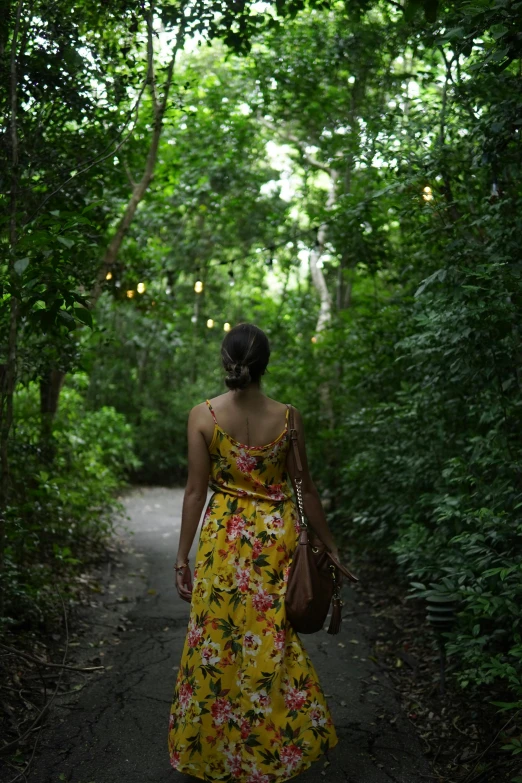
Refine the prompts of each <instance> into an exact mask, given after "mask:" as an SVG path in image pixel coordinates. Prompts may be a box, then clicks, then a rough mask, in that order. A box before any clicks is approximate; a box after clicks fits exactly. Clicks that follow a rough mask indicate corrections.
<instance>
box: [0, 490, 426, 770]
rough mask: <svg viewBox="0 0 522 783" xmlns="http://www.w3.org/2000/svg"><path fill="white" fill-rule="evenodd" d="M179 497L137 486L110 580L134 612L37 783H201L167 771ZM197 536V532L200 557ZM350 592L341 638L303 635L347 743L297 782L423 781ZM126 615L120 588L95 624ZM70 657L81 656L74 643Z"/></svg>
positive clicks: (367, 620)
mask: <svg viewBox="0 0 522 783" xmlns="http://www.w3.org/2000/svg"><path fill="white" fill-rule="evenodd" d="M209 497H210V494H209ZM182 499H183V490H181V489H161V488H146V489H135V490H133V491H132V492H130V493H129V494H128V495H127V496H126V498H125V506H126V508H127V513H128V514H129V516H130V522H127V523H126V524H128V526H129V527H130V528H131V530H132V531H134V536H133V537H132V548H131V552H130V553H129V554H128V555H126V556H125V558H124V567H123V568H120V569H119V571H118V573H117V574H116V575H113V577H112V580H111V581H112V582H113V583H114V584H113V585H111V587H115V588H117V589H116V591H115V592H116V593H117V592H118V590H119V591H122V590H123V592H125V593H126V595H127V596H131V599H132V601H133V603H131V604H130V605H131V607H132V608H131V609H130V611H128V612H126V613H125V615H124V620H125V622H124V623H123V624H122V623H121V621H120V623H119V630H118V635H117V639H116V640H113V643H112V644H109V645H107V646H105V647H104V653H105V654H104V657H103V659H102V660H103V665H104V666H105V667H106V668H105V670H104V671H103V672H102V673H100V674H99V675H97V676H96V677H95V678H94V679H89V680H88V681H87V682H86V685H85V686H84V687H83V689H82V691H81V693H80V695H79V696H78V697H77V698H76V701H73V702H72V703H67V704H57V705H56V707H53V713H52V715H53V716H54V717H53V720H52V727H51V728H48V729H45V730H44V736H43V737H42V740H41V742H40V744H39V748H38V752H37V757H36V758H35V761H34V763H33V769H32V770H31V772H30V774H29V775H28V776H27V780H28V782H29V783H61V781H70V783H163V782H164V783H189V782H192V781H195V778H192V777H187V776H186V775H182V774H180V773H178V772H175V771H174V770H173V769H172V768H171V767H170V763H169V758H168V751H167V729H168V717H169V709H170V702H171V697H172V694H173V690H174V682H175V678H176V673H177V666H178V664H179V660H180V657H181V650H182V645H183V640H184V636H185V632H186V627H187V622H188V615H189V605H188V604H187V603H184V602H183V601H181V599H180V598H178V595H177V593H176V590H175V587H174V580H173V570H172V563H173V560H174V557H175V552H176V546H177V538H178V534H179V527H180V518H181V503H182ZM198 536H199V531H198V533H197V535H196V540H195V542H194V546H193V550H192V553H191V558H192V562H194V560H193V557H194V553H195V549H196V545H197V538H198ZM137 563H139V564H140V566H141V572H142V573H140V574H138V573H136V570H135V569H136V564H137ZM137 577H141V578H137ZM343 598H344V601H345V605H344V608H343V617H344V619H343V629H342V631H341V633H340V634H339V635H338V636H330V635H328V634H327V633H326V631H322V632H320V633H317V634H313V635H311V636H304V637H303V641H304V643H305V646H306V648H307V650H308V651H309V653H310V656H311V658H312V661H313V662H314V665H315V666H316V669H317V671H318V674H319V678H320V681H321V684H322V686H323V689H324V691H325V694H326V696H327V699H328V703H329V705H330V708H331V711H332V714H333V718H334V721H335V724H336V728H337V733H338V735H339V744H338V745H337V746H336V747H335V748H334V749H333V750H332V751H331V752H330V760H331V763H330V765H328V766H325V764H324V762H323V760H320V761H318V762H316V763H315V764H314V765H313V766H312V768H311V769H309V770H307V771H306V772H305V773H303V774H302V775H300V776H299V777H298V778H296V780H299V781H302V783H312V781H318V780H324V781H330V782H331V783H426V781H427V780H429V779H430V777H432V776H431V775H430V768H429V765H428V762H427V761H426V759H425V758H424V757H423V754H422V750H421V748H420V745H419V741H418V739H417V737H416V735H415V733H414V730H413V728H412V727H411V726H410V724H409V722H408V719H407V717H406V716H405V715H404V714H403V713H402V712H401V711H400V707H399V701H398V696H397V695H396V694H395V691H394V689H393V686H392V684H391V682H390V681H389V679H388V678H387V676H386V674H385V673H383V672H382V671H381V670H380V669H379V668H378V667H377V666H376V665H375V663H374V662H373V661H372V660H371V659H370V656H371V655H372V643H373V641H374V640H375V639H377V638H378V634H379V627H378V625H377V623H376V621H375V619H374V618H373V617H372V616H371V613H370V607H369V605H368V604H367V602H366V600H365V598H364V588H361V587H360V586H359V585H357V586H356V587H352V586H350V585H345V586H344V587H343ZM112 612H115V613H116V614H115V615H112V614H111V613H112ZM118 613H119V615H120V616H121V615H122V604H121V603H117V601H116V598H115V594H114V593H112V594H111V595H110V596H109V595H107V596H106V595H103V596H102V597H101V599H100V602H99V605H98V608H97V609H96V610H94V609H92V610H91V615H92V617H91V621H92V622H93V625H97V624H99V623H100V622H106V623H107V625H108V626H110V627H113V626H115V625H116V624H117V622H115V620H114V619H113V621H112V623H111V617H117V614H118ZM94 615H96V616H94ZM107 618H108V619H107ZM69 657H70V658H71V659H75V656H74V648H72V649H71V656H69ZM91 660H92V658H91ZM91 677H92V675H91ZM6 780H7V778H6Z"/></svg>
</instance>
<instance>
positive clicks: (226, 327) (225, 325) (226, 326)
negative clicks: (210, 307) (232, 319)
mask: <svg viewBox="0 0 522 783" xmlns="http://www.w3.org/2000/svg"><path fill="white" fill-rule="evenodd" d="M223 329H224V331H225V332H230V324H229V323H228V321H225V323H224V324H223Z"/></svg>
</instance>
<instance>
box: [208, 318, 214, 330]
mask: <svg viewBox="0 0 522 783" xmlns="http://www.w3.org/2000/svg"><path fill="white" fill-rule="evenodd" d="M207 326H208V328H209V329H212V327H213V326H214V319H213V318H209V319H208V320H207Z"/></svg>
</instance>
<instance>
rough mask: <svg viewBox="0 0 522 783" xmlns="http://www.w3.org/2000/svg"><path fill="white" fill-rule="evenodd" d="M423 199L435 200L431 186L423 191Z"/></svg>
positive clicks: (427, 186)
mask: <svg viewBox="0 0 522 783" xmlns="http://www.w3.org/2000/svg"><path fill="white" fill-rule="evenodd" d="M422 198H423V199H424V201H432V200H433V193H432V192H431V188H430V186H429V185H426V187H425V188H423V190H422Z"/></svg>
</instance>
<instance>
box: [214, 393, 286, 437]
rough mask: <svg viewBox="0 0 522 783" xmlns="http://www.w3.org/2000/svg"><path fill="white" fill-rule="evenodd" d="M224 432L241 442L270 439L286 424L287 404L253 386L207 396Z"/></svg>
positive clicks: (276, 435)
mask: <svg viewBox="0 0 522 783" xmlns="http://www.w3.org/2000/svg"><path fill="white" fill-rule="evenodd" d="M209 402H210V403H211V405H212V409H213V410H214V413H215V417H216V421H217V423H218V425H219V426H220V427H221V428H222V429H223V431H224V432H226V433H228V435H230V437H231V438H233V439H234V440H235V441H236V442H238V443H241V444H243V445H248V446H250V445H263V444H268V443H272V442H273V441H274V440H275V439H276V438H277V437H278V436H279V435H280V434H281V433H282V431H283V429H284V428H285V426H286V414H287V410H288V409H287V406H286V405H285V404H284V403H282V402H277V400H273V399H271V398H270V397H267V396H266V395H265V394H262V393H261V392H259V391H257V390H255V389H253V390H250V389H249V390H248V391H243V392H242V393H241V395H239V396H238V395H237V394H234V393H233V392H226V393H225V394H220V395H219V396H218V397H213V398H211V399H210V400H209Z"/></svg>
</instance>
